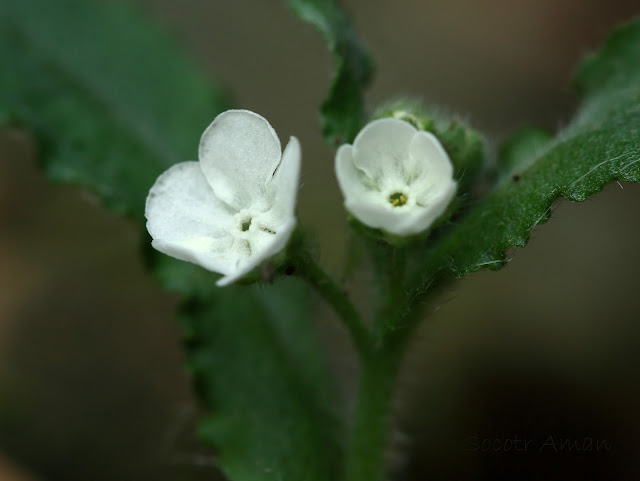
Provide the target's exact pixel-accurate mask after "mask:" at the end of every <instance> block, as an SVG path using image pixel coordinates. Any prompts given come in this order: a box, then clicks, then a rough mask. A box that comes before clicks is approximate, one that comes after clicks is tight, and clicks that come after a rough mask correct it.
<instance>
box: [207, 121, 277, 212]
mask: <svg viewBox="0 0 640 481" xmlns="http://www.w3.org/2000/svg"><path fill="white" fill-rule="evenodd" d="M281 153H282V151H281V147H280V140H279V139H278V136H277V135H276V133H275V131H274V130H273V127H271V124H269V122H267V120H266V119H265V118H264V117H262V116H260V115H258V114H256V113H253V112H250V111H248V110H228V111H226V112H223V113H221V114H220V115H218V116H217V117H216V118H215V119H214V121H213V122H212V123H211V125H209V127H208V128H207V129H206V130H205V131H204V133H203V134H202V139H201V140H200V148H199V158H200V165H201V167H202V171H203V172H204V175H205V177H206V178H207V180H208V181H209V184H210V185H211V187H212V188H213V191H214V192H215V194H216V196H217V197H218V198H220V199H221V200H223V201H224V202H226V203H227V204H228V205H230V206H232V207H234V208H235V209H236V210H240V209H243V208H247V207H249V206H254V205H256V204H257V203H261V202H264V201H265V200H267V199H265V196H264V189H265V185H266V184H267V182H268V181H269V180H270V179H271V177H272V175H273V172H274V171H275V169H276V168H277V166H278V164H279V162H280V158H281ZM265 208H267V207H265Z"/></svg>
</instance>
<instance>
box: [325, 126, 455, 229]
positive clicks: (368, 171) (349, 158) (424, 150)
mask: <svg viewBox="0 0 640 481" xmlns="http://www.w3.org/2000/svg"><path fill="white" fill-rule="evenodd" d="M336 176H337V177H338V183H339V184H340V189H341V190H342V194H343V195H344V198H345V207H346V209H347V210H348V211H349V212H350V213H351V214H353V215H354V216H355V217H356V218H357V219H358V220H359V221H360V222H362V223H363V224H366V225H368V226H369V227H374V228H379V229H382V230H385V231H387V232H389V233H391V234H396V235H399V236H408V235H412V234H417V233H419V232H422V231H424V230H426V229H428V228H429V227H430V226H431V224H433V222H434V221H435V220H436V219H437V218H438V217H440V216H441V215H442V214H443V213H444V212H445V210H446V209H447V206H448V205H449V203H450V202H451V200H452V199H453V196H454V195H455V192H456V188H457V184H456V182H455V181H454V180H453V166H452V164H451V160H449V156H448V155H447V153H446V152H445V150H444V149H443V148H442V145H440V142H439V141H438V139H436V137H435V136H433V135H432V134H430V133H429V132H424V131H418V130H417V129H416V128H414V127H413V126H412V125H411V124H409V123H407V122H404V121H402V120H398V119H391V118H384V119H379V120H374V121H373V122H370V123H369V124H367V125H366V126H365V127H364V128H363V129H362V130H361V131H360V133H359V134H358V135H357V136H356V138H355V140H354V142H353V145H349V144H346V145H342V146H341V147H340V148H339V149H338V152H337V153H336Z"/></svg>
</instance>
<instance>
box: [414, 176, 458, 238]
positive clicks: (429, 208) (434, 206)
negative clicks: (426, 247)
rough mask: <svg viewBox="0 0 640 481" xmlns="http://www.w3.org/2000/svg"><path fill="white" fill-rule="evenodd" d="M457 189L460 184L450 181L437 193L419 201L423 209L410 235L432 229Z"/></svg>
mask: <svg viewBox="0 0 640 481" xmlns="http://www.w3.org/2000/svg"><path fill="white" fill-rule="evenodd" d="M457 189H458V184H457V183H456V182H455V181H454V180H451V179H450V180H449V181H447V182H446V183H444V184H443V185H441V186H440V187H439V189H438V191H437V192H434V193H433V194H432V195H428V196H423V198H422V199H419V203H420V207H421V209H420V210H419V215H417V216H416V218H415V220H414V226H412V227H409V230H408V233H409V234H417V233H418V232H422V231H423V230H426V229H428V228H429V227H431V224H433V223H434V222H435V221H436V220H437V219H438V218H439V217H440V216H441V215H442V214H444V213H445V211H446V210H447V207H449V204H450V203H451V200H453V197H454V196H455V194H456V191H457Z"/></svg>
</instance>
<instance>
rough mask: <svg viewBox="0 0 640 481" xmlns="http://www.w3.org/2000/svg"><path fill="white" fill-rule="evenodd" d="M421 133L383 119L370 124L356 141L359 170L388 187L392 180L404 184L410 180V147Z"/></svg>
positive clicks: (396, 120)
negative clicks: (412, 141)
mask: <svg viewBox="0 0 640 481" xmlns="http://www.w3.org/2000/svg"><path fill="white" fill-rule="evenodd" d="M416 132H417V130H416V129H415V127H413V126H412V125H410V124H409V123H407V122H405V121H403V120H398V119H389V118H385V119H379V120H374V121H373V122H370V123H369V124H367V125H366V126H365V127H364V128H363V129H362V130H361V131H360V133H359V134H358V135H357V136H356V138H355V140H354V142H353V148H354V152H353V160H354V163H355V165H356V167H357V168H359V169H360V170H362V171H364V172H365V173H366V174H367V175H368V176H369V177H370V178H371V179H374V180H375V181H376V182H378V183H379V185H380V187H382V188H384V186H385V185H386V184H387V182H388V181H390V182H392V183H396V184H397V183H398V182H404V181H406V179H407V178H408V177H409V173H408V170H407V169H408V168H409V167H410V166H409V165H408V164H407V162H408V160H409V144H410V142H411V139H412V138H413V136H414V135H415V133H416Z"/></svg>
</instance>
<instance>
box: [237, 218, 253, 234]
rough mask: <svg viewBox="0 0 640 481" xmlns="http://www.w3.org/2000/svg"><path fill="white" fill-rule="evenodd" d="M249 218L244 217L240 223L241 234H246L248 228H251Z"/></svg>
mask: <svg viewBox="0 0 640 481" xmlns="http://www.w3.org/2000/svg"><path fill="white" fill-rule="evenodd" d="M251 220H252V219H251V217H245V218H244V219H242V220H241V221H240V230H241V231H242V232H247V231H248V230H249V227H251Z"/></svg>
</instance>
